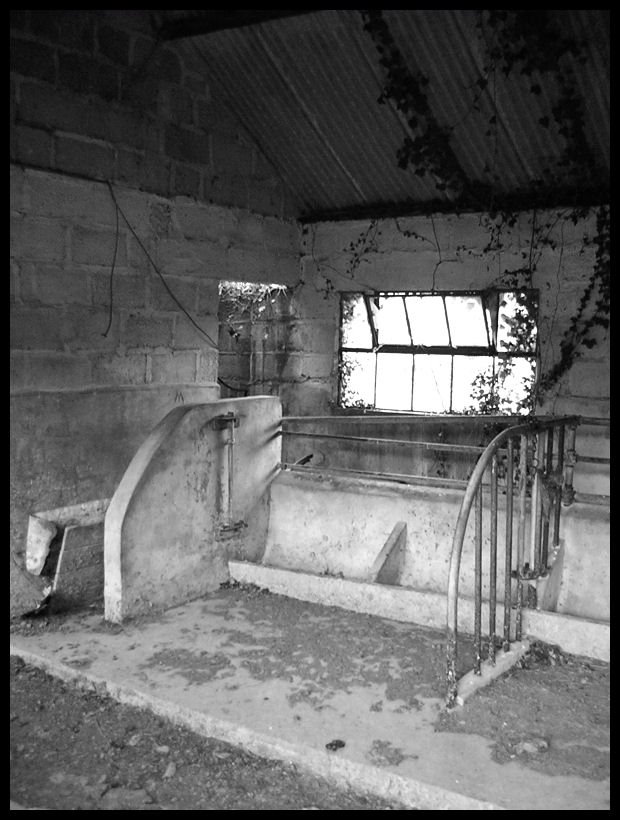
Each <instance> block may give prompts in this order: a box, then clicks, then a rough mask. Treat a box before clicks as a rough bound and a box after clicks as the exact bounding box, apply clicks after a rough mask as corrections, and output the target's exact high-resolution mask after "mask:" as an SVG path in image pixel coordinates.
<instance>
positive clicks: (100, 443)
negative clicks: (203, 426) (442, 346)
mask: <svg viewBox="0 0 620 820" xmlns="http://www.w3.org/2000/svg"><path fill="white" fill-rule="evenodd" d="M11 34H12V42H11V146H10V147H11V160H12V162H11V206H10V207H11V268H10V276H11V310H12V312H11V402H12V406H11V448H12V452H11V459H12V460H11V553H12V556H11V581H12V583H11V588H12V595H11V612H12V613H13V614H18V613H19V612H22V611H26V610H27V609H28V608H31V607H32V606H33V605H34V604H35V603H37V602H38V600H39V598H40V595H39V591H40V590H39V589H37V588H34V587H33V586H32V584H33V578H32V577H29V576H27V575H26V574H25V572H24V571H23V554H24V549H25V534H26V525H27V517H28V515H29V514H32V513H35V512H39V511H45V510H49V509H54V508H57V507H63V506H68V505H72V504H76V503H81V502H85V501H90V500H94V499H99V498H106V497H109V496H111V494H112V493H113V491H114V489H115V488H116V486H117V484H118V481H119V480H120V478H121V476H122V474H123V471H124V470H125V468H126V466H127V465H128V464H129V461H130V460H131V458H132V456H133V454H134V453H135V451H136V449H137V448H138V447H139V445H140V444H141V443H142V441H143V440H144V438H145V437H146V436H147V435H148V433H149V431H150V430H151V429H152V427H153V426H154V425H155V424H156V423H157V422H158V421H159V420H160V419H161V418H162V417H163V416H164V415H165V414H166V413H167V412H168V411H169V410H170V409H171V408H172V407H173V406H174V405H175V404H179V403H182V402H186V403H189V402H196V401H205V400H211V399H214V398H217V396H218V395H219V389H218V385H217V375H218V352H217V349H216V347H217V340H218V320H217V310H218V282H219V280H220V279H235V280H245V279H249V280H253V281H278V282H282V283H284V284H293V283H295V282H296V281H297V278H298V271H299V261H298V260H299V239H298V227H297V225H296V223H295V222H293V221H292V220H290V219H287V218H286V217H287V213H288V205H287V202H286V192H285V190H284V189H283V187H282V185H281V184H280V182H279V180H278V179H277V177H276V175H275V174H274V172H273V169H271V168H270V167H269V166H268V164H267V163H266V162H265V161H264V160H263V159H262V157H260V156H259V152H258V149H257V148H256V147H255V146H254V145H253V144H252V143H251V141H250V140H249V138H248V137H247V135H245V134H244V133H243V132H242V130H241V129H240V128H239V127H238V126H237V125H236V123H234V122H233V121H232V120H231V118H230V116H229V114H228V113H227V112H226V110H225V109H224V108H223V107H222V106H221V105H220V103H219V102H218V101H217V100H215V99H214V98H213V96H212V94H211V89H209V88H208V86H207V85H206V83H205V82H204V79H203V77H202V76H201V75H200V73H199V72H198V71H197V70H196V67H195V66H190V65H188V64H187V63H184V62H183V61H182V60H181V59H180V58H179V56H178V54H177V53H176V52H175V51H174V49H173V48H170V47H167V46H162V45H158V46H157V47H155V41H154V39H153V35H152V30H151V28H150V24H149V21H148V17H147V15H146V14H145V13H144V12H142V11H130V12H120V11H118V12H117V11H93V12H89V11H75V10H74V11H44V10H40V11H32V10H31V11H12V12H11ZM110 186H111V187H110ZM117 206H118V207H117ZM259 213H260V215H259ZM164 282H165V284H164ZM170 291H172V293H173V294H174V296H175V297H176V299H174V298H172V297H171V294H170ZM179 303H180V304H179ZM187 314H189V316H191V319H192V320H193V321H192V320H190V319H189V318H188V315H187ZM196 325H197V326H198V328H201V329H202V331H204V332H201V330H199V329H198V328H197V327H196ZM205 334H206V335H205ZM210 340H212V342H213V343H212V342H211V341H210ZM34 580H36V579H34Z"/></svg>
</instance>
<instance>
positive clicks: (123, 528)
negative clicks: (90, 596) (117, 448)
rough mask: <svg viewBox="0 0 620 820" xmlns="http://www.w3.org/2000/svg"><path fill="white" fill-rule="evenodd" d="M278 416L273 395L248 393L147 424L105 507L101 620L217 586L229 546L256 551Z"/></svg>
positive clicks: (276, 457) (276, 455) (239, 552)
mask: <svg viewBox="0 0 620 820" xmlns="http://www.w3.org/2000/svg"><path fill="white" fill-rule="evenodd" d="M280 419H281V405H280V401H279V399H278V398H274V397H270V396H256V397H247V398H240V399H225V400H219V401H214V402H209V403H207V404H196V405H189V406H182V407H177V408H175V409H174V410H172V411H171V412H170V413H168V415H167V416H166V417H165V418H164V419H163V420H162V421H161V422H160V423H159V424H158V425H157V426H156V427H155V428H154V430H153V431H152V432H151V433H150V435H149V436H148V438H147V439H146V441H145V442H144V443H143V444H142V446H141V447H140V448H139V450H138V451H137V453H136V454H135V456H134V457H133V459H132V461H131V464H130V465H129V467H128V469H127V471H126V472H125V474H124V476H123V478H122V480H121V482H120V484H119V486H118V488H117V490H116V492H115V493H114V495H113V497H112V499H111V501H110V504H109V507H108V510H107V512H106V517H105V534H104V566H105V582H104V598H105V617H106V620H109V621H114V622H120V621H121V620H123V619H124V618H127V617H131V616H134V615H140V614H144V613H146V612H149V611H151V610H152V609H165V608H169V607H172V606H175V605H177V604H180V603H183V602H185V601H189V600H191V599H192V598H196V597H198V596H199V595H202V594H204V593H206V592H209V591H211V590H214V589H217V588H218V587H219V585H220V584H221V583H222V582H224V581H226V580H227V579H228V577H229V575H228V558H229V557H231V555H232V554H234V555H236V556H243V557H250V558H252V557H254V558H256V557H258V556H259V555H260V554H261V553H262V550H263V549H264V540H265V538H266V524H267V517H266V514H264V512H261V511H262V510H263V508H264V499H265V496H266V495H267V491H268V488H269V485H270V483H271V481H272V480H273V478H274V477H275V475H276V473H277V470H278V466H279V462H280V443H281V438H280V436H279V432H278V431H279V426H280ZM231 435H232V436H233V437H234V443H233V444H232V458H231V459H229V453H230V452H231V444H230V440H231ZM231 468H232V480H230V470H231Z"/></svg>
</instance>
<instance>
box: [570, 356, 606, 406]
mask: <svg viewBox="0 0 620 820" xmlns="http://www.w3.org/2000/svg"><path fill="white" fill-rule="evenodd" d="M569 384H570V390H571V393H572V394H573V395H574V396H580V397H583V398H595V399H607V398H609V397H610V395H611V372H610V368H609V362H581V361H577V362H575V364H573V366H572V368H571V370H570V378H569Z"/></svg>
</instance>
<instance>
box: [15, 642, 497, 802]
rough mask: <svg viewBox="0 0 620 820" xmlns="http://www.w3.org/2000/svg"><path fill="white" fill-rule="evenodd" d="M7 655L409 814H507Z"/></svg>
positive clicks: (41, 661) (37, 658)
mask: <svg viewBox="0 0 620 820" xmlns="http://www.w3.org/2000/svg"><path fill="white" fill-rule="evenodd" d="M11 655H14V656H17V657H20V658H22V660H24V662H26V663H28V664H31V665H33V666H36V667H38V668H39V669H43V670H44V671H45V672H48V673H49V674H50V675H54V676H55V677H57V678H59V679H60V680H63V681H66V682H68V683H71V684H73V685H75V686H78V687H79V688H81V689H83V690H85V691H95V692H97V693H98V694H100V695H109V696H110V697H113V698H114V699H115V700H117V701H118V702H119V703H123V704H127V705H129V706H135V707H137V708H139V709H148V710H150V711H151V712H153V713H154V714H156V715H158V716H159V717H162V718H165V719H166V720H169V721H170V722H171V723H173V724H175V725H178V726H183V727H185V728H188V729H190V730H191V731H193V732H196V733H198V734H200V735H203V736H205V737H212V738H216V739H217V740H223V741H225V742H227V743H231V744H233V745H235V746H240V747H242V748H244V749H247V750H248V751H250V752H253V753H254V754H257V755H260V756H262V757H267V758H271V759H274V760H283V761H286V762H287V763H295V764H296V765H297V766H299V767H300V768H303V769H305V770H306V771H309V772H311V773H313V774H315V775H319V776H322V777H325V778H327V779H329V780H330V781H331V782H332V783H335V784H336V785H338V786H341V787H345V788H352V789H356V790H358V791H361V792H362V793H366V794H372V795H375V796H377V797H381V798H384V799H387V800H398V801H401V802H402V803H404V804H405V805H406V806H409V807H411V808H412V809H427V810H435V811H437V810H460V811H467V810H472V811H504V810H505V809H504V808H503V807H502V806H498V805H495V804H494V803H489V802H485V801H481V800H476V799H475V798H472V797H468V796H467V795H463V794H459V793H458V792H454V791H451V790H449V789H444V788H442V787H440V786H435V785H432V784H429V783H424V782H422V781H418V780H414V779H412V778H406V777H402V776H399V775H396V774H394V773H392V772H386V771H384V770H382V769H380V768H378V767H375V766H368V765H364V764H360V763H356V762H354V761H352V760H347V759H346V758H344V757H336V756H334V755H333V754H330V753H329V752H321V751H319V750H317V749H314V748H312V747H310V746H306V745H303V744H291V743H289V742H286V741H283V740H280V739H278V738H276V737H271V736H268V735H264V734H261V733H259V732H256V731H253V730H251V729H248V728H247V727H244V726H242V725H239V724H235V723H232V722H228V721H223V720H221V719H218V718H213V717H211V716H209V715H205V714H203V713H199V712H196V711H194V710H192V709H188V708H186V707H183V706H180V705H179V704H176V703H173V702H172V701H169V700H164V699H161V698H156V697H153V696H152V695H149V694H147V693H146V692H143V691H140V690H138V689H136V688H133V687H129V686H126V685H119V684H116V683H114V682H112V681H110V680H106V679H105V678H102V677H100V676H97V675H92V674H90V673H88V672H84V671H77V670H75V669H73V668H71V667H70V666H67V665H65V664H62V663H59V662H57V661H54V660H52V659H50V658H46V657H43V656H42V655H39V654H37V653H34V652H29V651H27V650H24V649H21V648H19V647H16V646H14V645H11Z"/></svg>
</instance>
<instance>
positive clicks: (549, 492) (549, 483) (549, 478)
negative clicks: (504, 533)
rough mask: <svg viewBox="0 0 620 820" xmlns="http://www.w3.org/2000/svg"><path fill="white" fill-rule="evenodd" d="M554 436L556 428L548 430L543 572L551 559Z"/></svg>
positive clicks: (542, 552)
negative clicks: (550, 523)
mask: <svg viewBox="0 0 620 820" xmlns="http://www.w3.org/2000/svg"><path fill="white" fill-rule="evenodd" d="M553 438H554V428H553V427H552V428H551V429H550V430H548V431H547V435H546V439H545V443H546V447H547V452H546V456H545V479H546V488H545V498H546V501H547V503H546V508H544V509H543V525H542V544H541V554H540V565H541V569H542V570H543V572H544V571H545V570H546V569H547V561H548V560H549V519H550V517H551V507H552V505H553V501H554V494H553Z"/></svg>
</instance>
